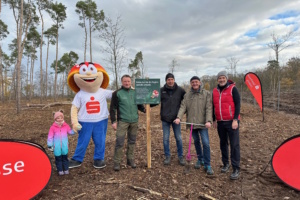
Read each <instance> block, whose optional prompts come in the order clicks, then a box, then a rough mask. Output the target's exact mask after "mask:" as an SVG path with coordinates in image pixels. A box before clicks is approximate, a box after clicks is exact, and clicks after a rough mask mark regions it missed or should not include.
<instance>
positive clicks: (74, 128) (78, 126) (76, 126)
mask: <svg viewBox="0 0 300 200" xmlns="http://www.w3.org/2000/svg"><path fill="white" fill-rule="evenodd" d="M81 128H82V126H81V125H80V124H79V123H75V124H73V125H72V129H73V130H74V132H75V133H78V131H80V130H81Z"/></svg>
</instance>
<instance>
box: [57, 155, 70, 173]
mask: <svg viewBox="0 0 300 200" xmlns="http://www.w3.org/2000/svg"><path fill="white" fill-rule="evenodd" d="M55 165H56V168H57V171H59V172H61V171H67V170H69V160H68V155H61V156H55Z"/></svg>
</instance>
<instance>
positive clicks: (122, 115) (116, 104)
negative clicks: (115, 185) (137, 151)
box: [110, 75, 146, 171]
mask: <svg viewBox="0 0 300 200" xmlns="http://www.w3.org/2000/svg"><path fill="white" fill-rule="evenodd" d="M121 82H122V87H121V89H119V90H117V91H115V92H114V93H113V94H112V99H111V104H110V119H111V124H112V128H113V129H114V130H117V132H116V146H115V154H114V170H115V171H119V170H120V163H121V161H122V158H123V146H124V141H125V135H126V133H127V134H128V135H127V165H129V166H131V167H132V168H136V165H135V163H134V147H135V141H136V137H137V130H138V119H139V115H138V110H140V111H142V112H144V113H145V112H146V110H145V107H144V106H143V105H136V104H135V90H134V89H133V88H132V87H131V78H130V76H129V75H123V76H122V78H121ZM116 115H117V118H116Z"/></svg>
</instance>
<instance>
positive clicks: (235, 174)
mask: <svg viewBox="0 0 300 200" xmlns="http://www.w3.org/2000/svg"><path fill="white" fill-rule="evenodd" d="M239 176H240V170H239V169H233V172H232V174H231V175H230V179H231V180H236V179H238V178H239Z"/></svg>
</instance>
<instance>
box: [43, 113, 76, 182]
mask: <svg viewBox="0 0 300 200" xmlns="http://www.w3.org/2000/svg"><path fill="white" fill-rule="evenodd" d="M53 116H54V123H53V124H52V126H51V127H50V130H49V134H48V140H47V145H48V149H49V150H53V151H54V156H55V165H56V168H57V171H58V175H60V176H61V175H64V174H69V160H68V134H74V131H73V130H72V129H71V128H70V126H69V125H68V124H67V123H66V122H64V114H63V111H62V110H59V111H58V112H55V113H53Z"/></svg>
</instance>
